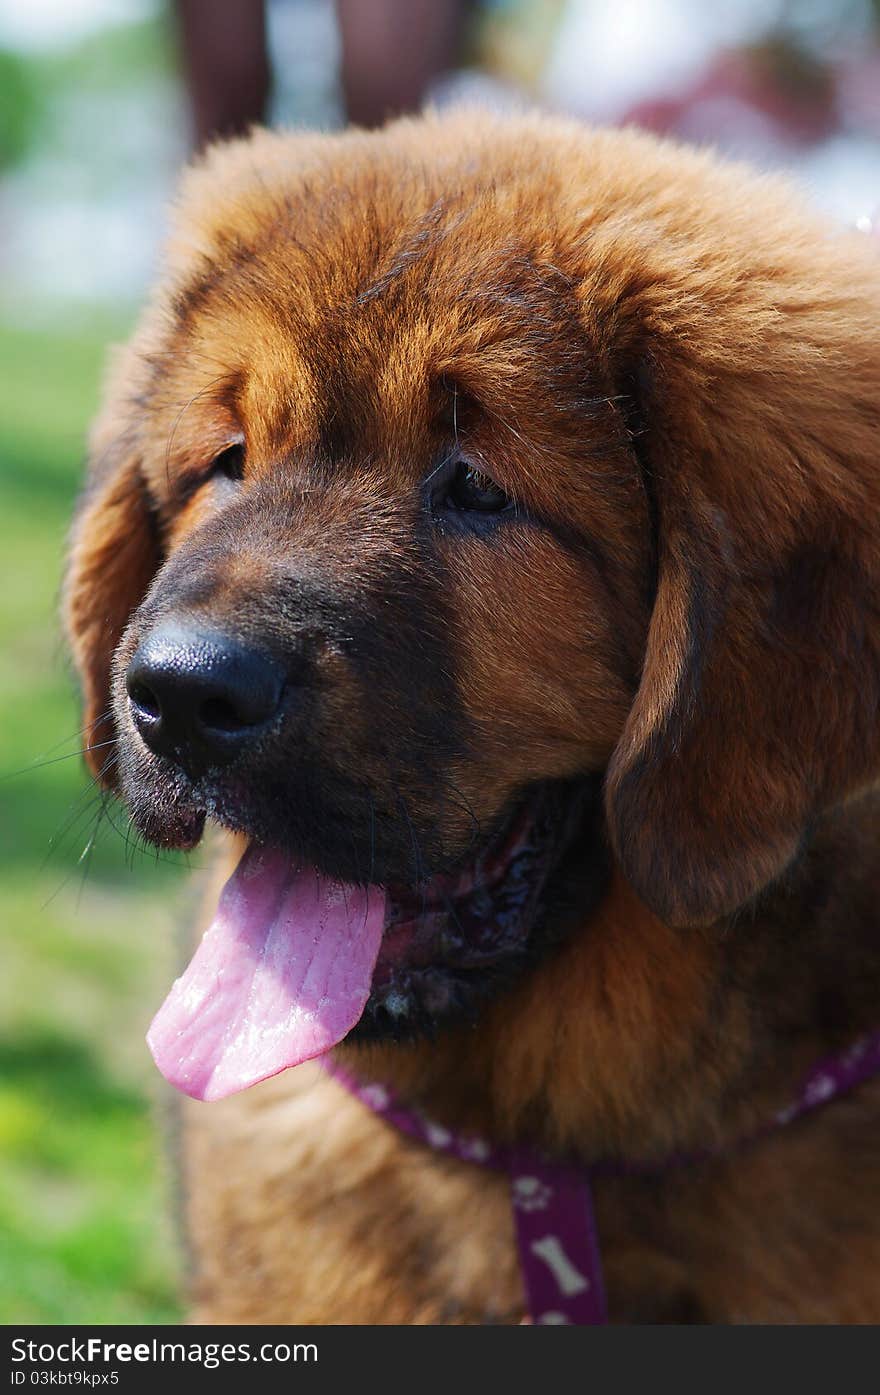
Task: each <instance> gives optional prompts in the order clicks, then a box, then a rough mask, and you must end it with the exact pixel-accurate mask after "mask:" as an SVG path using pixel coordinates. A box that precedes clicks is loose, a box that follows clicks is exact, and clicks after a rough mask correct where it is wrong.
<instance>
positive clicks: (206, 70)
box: [174, 0, 270, 146]
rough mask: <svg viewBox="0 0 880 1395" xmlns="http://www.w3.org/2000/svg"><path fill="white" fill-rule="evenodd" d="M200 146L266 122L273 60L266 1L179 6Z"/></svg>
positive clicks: (179, 0)
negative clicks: (270, 53)
mask: <svg viewBox="0 0 880 1395" xmlns="http://www.w3.org/2000/svg"><path fill="white" fill-rule="evenodd" d="M174 8H175V10H176V14H177V24H178V31H179V34H180V42H181V49H182V56H183V68H184V74H185V77H186V84H187V91H188V93H189V100H190V108H191V111H192V122H193V134H194V138H195V143H196V145H197V146H203V145H205V143H206V142H207V141H209V140H214V139H216V138H218V137H221V136H236V135H241V134H242V133H243V132H245V131H246V130H247V129H248V127H249V126H252V125H253V124H254V122H257V121H263V120H264V119H265V116H266V107H267V103H268V99H269V84H270V70H269V56H268V50H267V46H266V13H265V6H264V4H263V0H223V3H222V4H220V5H218V4H215V3H212V0H175V4H174Z"/></svg>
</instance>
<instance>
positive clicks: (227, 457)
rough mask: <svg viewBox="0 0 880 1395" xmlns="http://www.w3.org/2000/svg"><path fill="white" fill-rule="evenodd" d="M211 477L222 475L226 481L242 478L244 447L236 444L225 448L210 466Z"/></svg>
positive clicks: (238, 443)
mask: <svg viewBox="0 0 880 1395" xmlns="http://www.w3.org/2000/svg"><path fill="white" fill-rule="evenodd" d="M211 474H212V475H222V476H223V478H224V479H227V480H240V479H243V478H244V446H243V445H242V444H241V443H240V442H237V443H236V444H234V445H231V446H227V447H226V449H225V450H222V451H221V452H220V454H219V455H218V456H216V457H215V459H214V462H213V464H212V466H211Z"/></svg>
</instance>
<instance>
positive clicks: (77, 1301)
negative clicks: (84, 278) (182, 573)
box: [0, 323, 180, 1323]
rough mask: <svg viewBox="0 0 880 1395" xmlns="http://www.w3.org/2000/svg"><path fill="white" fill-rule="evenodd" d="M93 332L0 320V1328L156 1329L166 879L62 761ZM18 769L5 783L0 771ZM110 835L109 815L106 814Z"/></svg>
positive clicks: (163, 1192)
mask: <svg viewBox="0 0 880 1395" xmlns="http://www.w3.org/2000/svg"><path fill="white" fill-rule="evenodd" d="M109 337H111V336H110V334H109V333H108V331H107V329H106V327H101V326H94V327H92V328H90V329H89V330H88V331H87V332H83V333H73V332H71V333H69V334H67V335H63V336H58V335H49V334H47V333H40V332H37V331H27V330H21V329H13V328H10V327H9V326H4V325H3V324H2V323H0V361H2V362H3V365H4V370H3V374H2V375H0V559H2V561H0V567H2V575H0V954H2V964H3V973H2V977H0V1322H4V1323H20V1322H53V1323H95V1322H127V1323H144V1322H173V1321H175V1320H176V1318H177V1316H178V1308H177V1305H176V1297H175V1293H176V1286H177V1285H176V1269H177V1263H176V1256H175V1252H174V1245H173V1241H172V1238H171V1235H172V1227H171V1224H170V1219H169V1217H170V1213H171V1209H172V1202H171V1195H170V1193H171V1189H170V1186H169V1185H168V1183H167V1180H166V1179H165V1177H164V1176H163V1169H162V1161H161V1159H162V1143H161V1136H160V1135H161V1129H160V1127H159V1122H158V1120H157V1117H156V1114H157V1111H156V1109H155V1108H154V1105H153V1103H152V1099H153V1094H154V1091H155V1093H156V1095H158V1087H157V1084H156V1080H155V1072H154V1069H153V1067H152V1063H151V1062H150V1060H149V1056H148V1053H147V1050H146V1047H145V1045H144V1042H143V1034H144V1031H145V1029H146V1026H147V1024H148V1022H149V1019H150V1016H151V1015H152V1012H153V1011H154V1010H155V1008H156V1007H157V1006H158V1004H159V1002H160V1001H161V998H162V995H163V993H164V991H165V989H166V988H167V986H168V984H169V983H170V980H171V977H172V960H173V956H172V936H173V923H174V920H175V911H174V906H175V901H176V900H177V899H178V898H177V897H176V896H175V892H174V886H173V882H174V878H175V876H177V879H178V881H179V880H180V877H179V873H176V872H175V870H174V869H172V868H170V867H168V866H167V865H165V863H161V864H156V863H155V862H154V860H153V859H151V858H145V857H143V856H141V855H136V856H134V857H132V855H131V853H130V851H129V849H127V847H126V843H125V840H124V838H123V836H121V833H118V832H117V831H116V830H115V829H114V828H113V827H112V826H110V824H109V823H107V822H106V821H105V824H104V827H103V829H102V832H101V835H100V837H99V839H98V841H97V843H96V845H95V848H94V851H93V854H92V856H91V857H90V859H89V860H88V864H87V865H86V864H85V863H81V862H80V857H81V854H82V851H83V848H84V847H85V846H86V844H87V842H88V840H89V838H90V836H91V833H92V831H93V827H94V822H95V818H96V815H97V804H96V803H95V801H94V799H93V797H92V796H91V795H90V793H89V791H88V784H87V780H86V778H85V775H84V773H83V769H82V763H81V761H80V759H79V757H78V755H77V754H76V752H77V750H78V746H79V740H78V736H77V732H78V728H79V726H80V719H79V713H78V705H77V700H76V693H75V684H74V682H73V679H72V676H71V675H70V673H69V671H68V668H67V665H66V661H65V658H64V653H63V646H62V643H61V639H60V634H59V626H58V621H57V596H58V588H59V580H60V575H61V566H62V559H63V553H64V544H65V537H66V533H67V528H68V525H69V520H70V515H71V510H72V506H73V501H74V498H75V495H76V491H77V488H78V485H79V481H80V476H81V473H82V460H83V451H84V439H85V431H86V426H87V422H88V420H89V417H90V415H91V414H92V411H93V410H94V406H95V403H96V400H97V394H98V385H99V381H100V372H101V364H102V360H103V356H104V346H105V344H106V342H107V340H108V338H109ZM17 772H21V773H17ZM113 817H114V819H115V821H116V823H117V824H118V827H119V828H120V829H121V830H123V832H124V829H125V820H124V819H123V818H122V816H121V814H119V812H116V813H115V814H114V815H113Z"/></svg>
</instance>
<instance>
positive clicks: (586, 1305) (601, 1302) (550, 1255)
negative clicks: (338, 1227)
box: [322, 1056, 608, 1327]
mask: <svg viewBox="0 0 880 1395" xmlns="http://www.w3.org/2000/svg"><path fill="white" fill-rule="evenodd" d="M322 1064H323V1065H324V1067H325V1069H326V1070H327V1071H328V1072H329V1074H330V1075H332V1076H333V1079H334V1080H336V1081H338V1082H339V1084H340V1085H342V1086H344V1087H345V1089H346V1090H347V1091H348V1093H349V1094H350V1095H354V1097H355V1098H356V1099H358V1100H360V1102H361V1104H364V1105H366V1107H367V1108H368V1109H370V1110H372V1112H373V1113H374V1114H378V1115H379V1116H380V1118H382V1119H384V1120H385V1121H386V1123H389V1124H391V1125H392V1126H393V1127H394V1128H396V1129H398V1130H399V1131H400V1133H404V1134H406V1135H407V1137H409V1138H415V1139H417V1140H418V1142H419V1143H424V1144H426V1145H427V1146H428V1147H429V1148H433V1149H434V1151H435V1152H438V1153H446V1154H447V1155H448V1156H449V1157H453V1158H457V1159H458V1160H459V1162H465V1163H471V1164H473V1163H476V1164H478V1165H479V1166H481V1167H491V1168H495V1169H496V1170H497V1171H499V1172H507V1173H508V1174H509V1176H510V1200H511V1207H512V1210H513V1219H514V1228H515V1230H516V1238H517V1246H518V1249H519V1262H520V1269H521V1271H522V1277H523V1285H524V1287H525V1291H526V1299H527V1302H528V1309H529V1313H530V1315H531V1319H532V1322H533V1323H540V1324H542V1325H548V1324H571V1325H572V1326H575V1327H596V1326H601V1325H603V1324H604V1323H607V1321H608V1314H607V1309H606V1306H605V1285H604V1283H603V1280H602V1260H601V1255H600V1251H599V1237H598V1234H597V1231H596V1221H595V1217H594V1215H593V1194H592V1189H591V1187H590V1178H589V1174H588V1173H587V1172H585V1171H584V1170H582V1169H580V1168H578V1169H575V1168H573V1167H567V1166H565V1165H564V1164H561V1163H556V1162H552V1161H551V1160H550V1159H548V1158H544V1157H542V1156H540V1155H539V1154H537V1153H534V1152H529V1151H526V1150H525V1149H520V1148H509V1149H508V1148H498V1147H495V1146H494V1145H492V1144H491V1143H489V1142H488V1140H487V1139H485V1138H480V1137H478V1136H477V1135H475V1134H459V1133H454V1132H453V1130H452V1129H447V1128H444V1126H443V1125H442V1124H438V1123H437V1122H436V1121H435V1120H433V1119H429V1118H428V1117H427V1115H425V1114H422V1113H421V1112H420V1111H419V1110H415V1109H405V1108H404V1107H403V1106H402V1105H400V1104H399V1102H398V1101H397V1099H396V1098H395V1096H394V1095H393V1093H392V1092H391V1090H389V1089H388V1088H387V1086H385V1085H379V1084H376V1083H374V1082H370V1083H366V1082H364V1081H361V1080H358V1078H357V1077H356V1076H354V1075H352V1074H351V1072H350V1071H348V1070H346V1069H345V1067H344V1066H340V1065H338V1064H337V1062H336V1061H334V1060H333V1059H332V1057H330V1056H326V1057H324V1058H323V1060H322Z"/></svg>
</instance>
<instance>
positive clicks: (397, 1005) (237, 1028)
mask: <svg viewBox="0 0 880 1395" xmlns="http://www.w3.org/2000/svg"><path fill="white" fill-rule="evenodd" d="M580 812H582V811H581V801H580V800H579V799H578V798H572V797H571V796H570V795H566V794H564V793H562V792H561V791H560V790H558V789H557V788H556V787H554V786H547V787H540V788H539V789H538V790H537V791H536V792H534V793H533V794H532V796H531V797H530V798H529V799H528V801H526V802H524V803H521V804H519V805H518V806H517V807H516V808H515V809H514V810H513V812H512V814H511V815H510V816H509V817H508V818H507V819H506V820H505V821H504V822H503V824H502V825H501V826H500V827H499V828H498V829H497V830H496V832H495V833H494V835H493V836H491V837H490V838H489V839H488V840H487V841H486V842H485V844H484V845H483V846H482V847H481V848H480V850H479V851H478V852H477V853H476V855H474V856H472V857H471V858H470V859H469V860H468V861H467V863H466V864H463V865H462V866H461V867H459V868H458V869H457V870H454V871H450V872H444V873H442V874H438V875H436V876H434V877H432V878H430V879H428V880H426V881H425V882H423V883H421V884H420V885H418V886H412V887H406V886H395V885H389V886H387V887H380V886H374V885H355V884H353V883H345V882H341V881H337V880H335V879H333V878H331V877H328V876H326V875H324V874H322V873H321V872H319V871H318V870H317V869H316V868H314V867H310V866H303V865H302V864H301V863H300V862H299V861H298V860H297V859H295V858H293V857H291V856H290V855H289V854H287V853H285V852H283V851H281V850H280V849H277V848H271V847H266V846H261V845H259V844H257V843H256V842H252V843H251V844H250V846H249V847H248V848H247V850H246V851H245V853H244V855H243V857H242V859H241V861H240V862H239V864H238V866H237V868H236V870H235V871H234V873H233V874H232V876H231V878H230V879H229V881H228V882H227V884H226V886H225V887H224V889H223V892H222V893H221V896H220V902H219V905H218V908H217V913H216V915H215V917H214V919H213V921H212V923H211V925H210V926H209V927H208V929H207V930H206V932H205V934H204V936H203V938H202V941H201V944H200V945H199V947H198V948H197V950H196V952H195V954H194V956H193V958H192V960H191V962H190V964H189V966H188V967H187V969H186V970H185V971H184V973H183V975H182V976H181V977H180V978H179V979H177V980H176V982H175V983H174V984H173V986H172V988H171V991H170V993H169V995H168V997H167V999H166V1001H165V1003H164V1004H163V1006H162V1007H161V1008H160V1009H159V1012H158V1013H157V1014H156V1017H155V1018H154V1020H153V1023H152V1025H151V1027H150V1030H149V1033H148V1036H147V1041H148V1044H149V1046H150V1050H151V1051H152V1054H153V1057H154V1060H155V1062H156V1064H157V1066H158V1068H159V1070H160V1071H161V1072H162V1074H163V1075H164V1076H165V1078H166V1079H167V1080H168V1081H169V1082H170V1083H171V1084H172V1085H174V1086H176V1087H177V1088H178V1089H180V1090H182V1091H183V1092H184V1093H185V1094H188V1095H191V1096H193V1097H194V1098H196V1099H201V1100H217V1099H222V1098H224V1097H225V1096H227V1095H231V1094H234V1093H237V1092H238V1091H240V1090H244V1089H246V1088H248V1087H249V1086H250V1085H253V1084H256V1083H257V1082H258V1081H260V1080H265V1079H267V1078H268V1077H269V1076H272V1075H277V1074H278V1073H279V1072H280V1071H282V1070H286V1069H288V1068H289V1067H291V1066H295V1065H299V1064H301V1063H302V1062H303V1061H307V1060H310V1059H313V1058H314V1057H317V1056H321V1055H323V1054H324V1053H325V1052H327V1051H329V1050H330V1049H331V1048H332V1047H334V1046H335V1045H337V1044H338V1043H339V1042H341V1041H342V1040H343V1039H345V1038H350V1039H351V1040H370V1039H373V1040H375V1039H381V1038H387V1037H392V1038H394V1037H398V1038H399V1037H406V1036H413V1035H418V1034H419V1033H421V1032H424V1031H426V1030H427V1031H431V1030H436V1029H437V1028H438V1027H439V1026H442V1025H444V1024H445V1023H447V1022H451V1021H454V1020H456V1019H460V1018H461V1017H462V1016H463V1015H464V1016H467V1015H469V1014H470V1015H472V1014H473V1012H474V1011H475V1010H476V1008H477V1007H478V1005H479V1004H480V1002H482V1001H483V1000H484V999H485V997H486V996H487V995H488V994H489V993H490V992H492V991H495V990H497V988H498V986H499V984H500V983H509V982H511V981H512V980H513V979H514V978H515V977H516V976H517V974H518V972H520V971H521V970H522V969H523V968H524V967H526V966H527V965H528V963H529V962H531V960H532V959H533V958H534V953H535V939H536V932H537V927H538V924H539V922H540V919H541V912H542V909H543V905H544V901H545V899H546V892H547V888H548V884H549V883H550V882H551V881H552V878H553V875H554V873H555V871H556V870H557V868H558V866H559V864H560V861H561V859H562V858H563V856H564V854H565V852H566V850H567V849H568V848H569V846H570V844H571V842H572V837H573V833H574V830H575V829H576V827H577V826H578V825H579V823H580V818H579V813H580Z"/></svg>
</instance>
